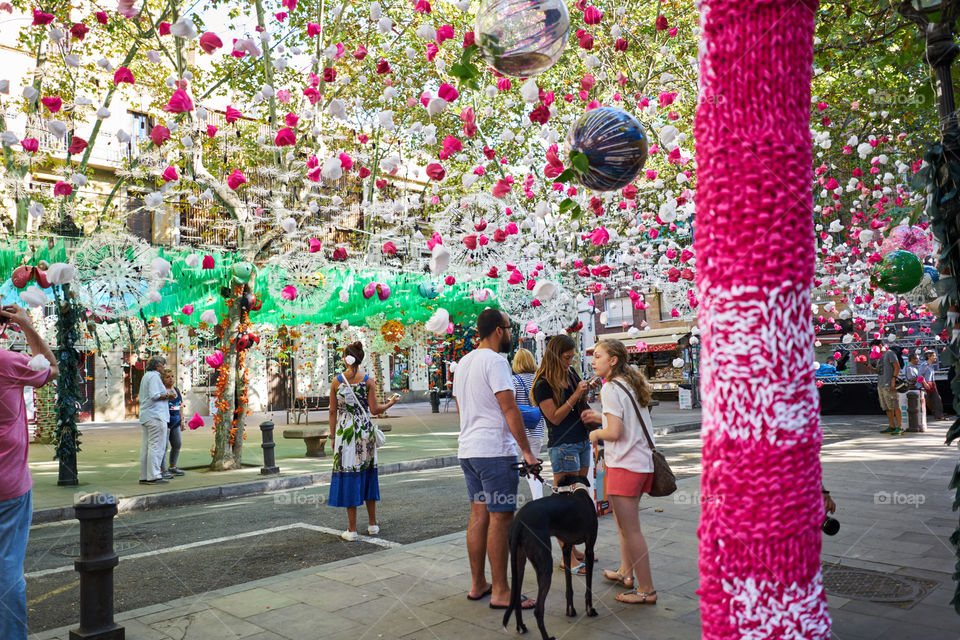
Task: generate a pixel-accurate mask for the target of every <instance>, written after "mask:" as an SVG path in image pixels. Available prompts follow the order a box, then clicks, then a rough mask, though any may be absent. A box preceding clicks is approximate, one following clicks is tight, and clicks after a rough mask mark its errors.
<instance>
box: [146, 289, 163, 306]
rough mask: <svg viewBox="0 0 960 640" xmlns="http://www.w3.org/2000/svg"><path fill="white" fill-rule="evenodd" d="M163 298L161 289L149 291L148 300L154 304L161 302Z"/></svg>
mask: <svg viewBox="0 0 960 640" xmlns="http://www.w3.org/2000/svg"><path fill="white" fill-rule="evenodd" d="M162 299H163V298H162V297H161V296H160V292H159V291H149V292H147V302H152V303H154V304H156V303H158V302H160V300H162Z"/></svg>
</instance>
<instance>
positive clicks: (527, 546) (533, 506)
mask: <svg viewBox="0 0 960 640" xmlns="http://www.w3.org/2000/svg"><path fill="white" fill-rule="evenodd" d="M579 485H584V486H583V487H581V486H579ZM588 486H590V481H589V480H587V479H586V478H584V477H583V476H576V475H568V476H565V477H564V478H563V479H562V480H561V481H560V484H559V486H558V489H563V488H567V487H569V489H567V490H566V491H563V492H556V493H554V494H553V495H550V496H548V497H546V498H541V499H539V500H534V501H533V502H528V503H527V504H525V505H524V506H523V508H521V509H520V511H518V512H517V516H516V518H514V520H513V523H511V525H510V530H509V532H508V534H507V539H508V544H509V545H510V571H511V578H512V580H513V584H512V586H511V589H510V606H509V608H508V609H507V612H506V613H504V614H503V628H504V630H506V628H507V623H508V622H509V621H510V615H511V614H513V613H514V612H516V615H517V631H518V632H520V633H526V632H527V627H526V626H524V624H523V620H522V619H521V617H520V615H521V611H522V609H523V608H522V606H521V603H520V598H521V596H520V588H521V586H522V585H523V568H524V566H525V565H526V563H527V560H528V559H529V560H530V564H532V565H533V569H534V571H536V572H537V605H536V607H535V608H534V610H533V613H534V616H535V617H536V619H537V626H538V627H539V628H540V633H541V634H542V635H543V640H554V639H553V638H551V637H550V636H549V635H548V634H547V630H546V628H545V627H544V625H543V609H544V606H545V604H546V600H547V592H548V591H550V579H551V577H552V575H553V554H552V553H551V551H550V549H551V543H550V537H551V536H556V538H557V540H559V541H560V542H562V543H563V566H564V567H565V570H564V573H565V574H566V578H567V615H568V616H571V617H572V616H576V615H577V610H576V609H574V607H573V578H572V575H571V573H570V567H571V560H572V555H573V554H572V549H573V545H575V544H585V545H586V546H585V547H584V556H585V559H586V562H587V576H586V577H587V596H586V605H587V615H588V616H595V615H597V611H596V609H594V608H593V546H594V544H596V542H597V506H596V504H594V502H593V497H592V496H591V495H590V492H589V491H587V489H586V487H588Z"/></svg>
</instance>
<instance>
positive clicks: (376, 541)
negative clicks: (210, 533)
mask: <svg viewBox="0 0 960 640" xmlns="http://www.w3.org/2000/svg"><path fill="white" fill-rule="evenodd" d="M291 529H309V530H310V531H316V532H318V533H326V534H329V535H333V536H338V537H339V536H340V534H341V533H343V531H341V530H340V529H331V528H330V527H320V526H317V525H313V524H307V523H305V522H294V523H293V524H285V525H283V526H280V527H271V528H269V529H260V530H258V531H247V532H246V533H238V534H235V535H232V536H223V537H221V538H211V539H209V540H200V541H198V542H189V543H187V544H178V545H176V546H173V547H167V548H166V549H154V550H153V551H143V552H141V553H131V554H129V555H124V556H120V560H121V561H124V560H135V559H137V558H149V557H152V556H158V555H160V554H163V553H171V552H174V551H186V550H187V549H195V548H197V547H204V546H207V545H211V544H219V543H221V542H230V541H232V540H240V539H242V538H252V537H254V536H260V535H264V534H266V533H278V532H280V531H289V530H291ZM357 540H358V541H361V542H367V543H369V544H372V545H376V546H378V547H386V548H388V549H393V548H396V547H400V546H403V545H402V544H401V543H399V542H393V541H391V540H384V539H383V538H375V537H372V536H359V537H358V538H357ZM73 570H74V567H73V565H70V566H67V567H57V568H56V569H42V570H40V571H31V572H30V573H25V574H24V577H25V578H41V577H43V576H49V575H53V574H55V573H65V572H67V571H73Z"/></svg>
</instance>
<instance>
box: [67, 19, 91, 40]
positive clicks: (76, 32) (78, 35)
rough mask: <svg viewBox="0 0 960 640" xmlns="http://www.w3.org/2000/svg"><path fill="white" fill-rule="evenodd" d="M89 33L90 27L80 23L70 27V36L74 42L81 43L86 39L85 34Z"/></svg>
mask: <svg viewBox="0 0 960 640" xmlns="http://www.w3.org/2000/svg"><path fill="white" fill-rule="evenodd" d="M89 31H90V27H88V26H87V25H85V24H83V23H82V22H77V23H76V24H74V25H73V26H72V27H70V35H71V36H73V39H74V40H80V41H83V39H84V38H85V37H87V33H88V32H89Z"/></svg>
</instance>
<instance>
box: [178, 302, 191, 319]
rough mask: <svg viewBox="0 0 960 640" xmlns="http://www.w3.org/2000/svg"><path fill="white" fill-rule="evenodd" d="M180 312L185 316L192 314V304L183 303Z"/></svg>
mask: <svg viewBox="0 0 960 640" xmlns="http://www.w3.org/2000/svg"><path fill="white" fill-rule="evenodd" d="M180 313H182V314H183V315H185V316H190V315H193V305H192V304H185V305H183V308H182V309H180Z"/></svg>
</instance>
